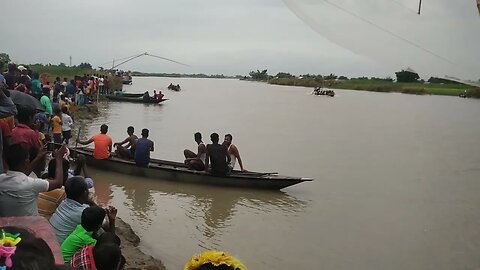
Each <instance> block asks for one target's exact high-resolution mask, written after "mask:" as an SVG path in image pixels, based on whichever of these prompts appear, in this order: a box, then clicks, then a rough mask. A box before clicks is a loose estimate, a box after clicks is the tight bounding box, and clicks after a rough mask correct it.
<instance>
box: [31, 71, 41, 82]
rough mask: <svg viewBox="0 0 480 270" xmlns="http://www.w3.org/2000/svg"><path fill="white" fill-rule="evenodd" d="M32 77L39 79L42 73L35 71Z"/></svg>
mask: <svg viewBox="0 0 480 270" xmlns="http://www.w3.org/2000/svg"><path fill="white" fill-rule="evenodd" d="M32 77H33V79H34V80H38V79H39V78H40V75H39V74H38V72H33V74H32Z"/></svg>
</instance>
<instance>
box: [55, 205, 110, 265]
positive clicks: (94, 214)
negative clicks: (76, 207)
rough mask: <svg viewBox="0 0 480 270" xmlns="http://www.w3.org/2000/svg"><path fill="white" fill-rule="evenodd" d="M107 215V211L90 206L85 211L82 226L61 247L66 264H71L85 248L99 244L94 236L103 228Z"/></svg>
mask: <svg viewBox="0 0 480 270" xmlns="http://www.w3.org/2000/svg"><path fill="white" fill-rule="evenodd" d="M105 215H106V211H105V210H104V209H103V208H101V207H99V206H90V207H88V208H85V210H83V212H82V224H80V225H77V227H76V228H75V230H74V231H73V232H72V233H71V234H70V235H69V236H68V237H67V239H65V241H63V243H62V245H61V247H60V249H61V251H62V255H63V260H64V261H65V263H69V262H70V261H71V260H72V257H73V255H74V254H75V253H76V252H77V251H79V250H80V249H81V248H82V247H83V246H85V245H91V244H93V245H95V244H96V243H97V240H95V239H93V236H92V235H93V233H94V232H95V231H97V230H98V229H100V227H101V226H102V222H103V219H104V218H105Z"/></svg>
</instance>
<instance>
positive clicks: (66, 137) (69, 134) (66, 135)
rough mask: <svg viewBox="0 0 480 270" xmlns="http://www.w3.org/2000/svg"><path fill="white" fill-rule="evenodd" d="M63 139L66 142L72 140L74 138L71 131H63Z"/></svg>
mask: <svg viewBox="0 0 480 270" xmlns="http://www.w3.org/2000/svg"><path fill="white" fill-rule="evenodd" d="M62 137H63V139H64V140H70V138H72V131H71V130H66V131H62Z"/></svg>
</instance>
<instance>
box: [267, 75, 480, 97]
mask: <svg viewBox="0 0 480 270" xmlns="http://www.w3.org/2000/svg"><path fill="white" fill-rule="evenodd" d="M268 83H269V84H277V85H291V86H304V87H320V86H322V84H323V86H324V87H327V88H334V89H349V90H363V91H372V92H397V93H405V94H416V95H444V96H459V95H460V94H462V93H464V92H465V90H467V91H469V92H471V93H473V94H472V96H475V97H477V94H478V93H477V92H479V91H480V90H478V89H476V90H472V89H473V87H472V86H469V85H464V84H455V83H452V84H437V83H435V84H434V83H431V84H428V83H427V84H425V83H420V82H418V83H397V82H390V81H381V80H355V79H353V80H338V81H325V82H323V83H322V82H321V81H317V80H315V79H313V78H307V79H299V78H274V79H270V80H269V81H268Z"/></svg>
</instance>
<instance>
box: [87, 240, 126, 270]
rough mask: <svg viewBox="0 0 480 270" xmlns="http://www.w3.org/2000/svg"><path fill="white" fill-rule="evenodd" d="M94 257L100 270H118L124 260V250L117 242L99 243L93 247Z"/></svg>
mask: <svg viewBox="0 0 480 270" xmlns="http://www.w3.org/2000/svg"><path fill="white" fill-rule="evenodd" d="M93 259H94V261H95V266H96V267H97V269H98V270H116V269H118V266H119V265H120V262H121V260H122V252H121V251H120V247H119V246H117V245H115V244H106V245H98V244H97V245H95V247H94V248H93Z"/></svg>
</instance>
